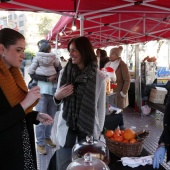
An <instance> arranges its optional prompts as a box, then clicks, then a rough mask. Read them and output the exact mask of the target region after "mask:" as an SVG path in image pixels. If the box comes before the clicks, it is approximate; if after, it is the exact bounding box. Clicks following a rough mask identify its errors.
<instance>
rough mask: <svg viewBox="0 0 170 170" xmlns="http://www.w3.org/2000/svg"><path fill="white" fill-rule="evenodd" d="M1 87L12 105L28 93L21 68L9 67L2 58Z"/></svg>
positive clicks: (0, 61)
mask: <svg viewBox="0 0 170 170" xmlns="http://www.w3.org/2000/svg"><path fill="white" fill-rule="evenodd" d="M0 88H1V89H2V91H3V93H4V95H5V96H6V98H7V100H8V102H9V104H10V106H11V107H14V106H15V105H17V104H18V103H20V102H21V101H22V100H24V98H25V97H26V95H27V93H28V89H27V86H26V84H25V81H24V79H23V76H22V73H21V72H20V70H19V68H16V67H11V68H10V69H8V68H7V67H6V66H5V65H4V63H3V61H2V60H1V58H0ZM36 104H37V102H35V103H34V104H33V105H32V106H30V107H29V108H27V109H26V110H25V112H26V113H29V112H31V111H32V108H33V107H34V106H35V105H36Z"/></svg>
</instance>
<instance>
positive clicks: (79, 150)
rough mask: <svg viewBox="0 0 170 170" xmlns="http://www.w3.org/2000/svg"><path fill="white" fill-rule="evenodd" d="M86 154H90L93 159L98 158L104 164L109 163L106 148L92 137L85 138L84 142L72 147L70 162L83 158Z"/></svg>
mask: <svg viewBox="0 0 170 170" xmlns="http://www.w3.org/2000/svg"><path fill="white" fill-rule="evenodd" d="M86 153H90V154H91V156H92V157H93V158H98V159H100V160H102V161H103V162H105V163H106V164H109V162H110V157H109V149H108V147H107V146H106V144H105V143H104V142H102V141H100V140H98V141H97V140H93V136H87V137H86V139H85V140H82V141H80V142H78V143H77V144H75V145H74V147H73V149H72V161H74V160H76V159H78V158H81V157H83V156H84V155H85V154H86Z"/></svg>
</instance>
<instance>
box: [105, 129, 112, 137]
mask: <svg viewBox="0 0 170 170" xmlns="http://www.w3.org/2000/svg"><path fill="white" fill-rule="evenodd" d="M113 135H114V131H113V130H107V131H106V133H105V136H106V137H108V138H110V137H112V136H113Z"/></svg>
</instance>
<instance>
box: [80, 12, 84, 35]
mask: <svg viewBox="0 0 170 170" xmlns="http://www.w3.org/2000/svg"><path fill="white" fill-rule="evenodd" d="M83 30H84V17H83V16H82V15H80V36H83V35H84V31H83Z"/></svg>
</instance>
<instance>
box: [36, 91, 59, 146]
mask: <svg viewBox="0 0 170 170" xmlns="http://www.w3.org/2000/svg"><path fill="white" fill-rule="evenodd" d="M36 110H37V111H39V112H42V113H47V114H48V115H50V116H51V117H52V118H54V116H55V113H56V112H57V111H58V110H59V108H58V107H57V106H56V105H55V104H54V101H53V96H52V95H48V94H41V98H40V100H39V102H38V104H37V106H36ZM52 126H53V124H52V125H47V126H46V125H43V124H42V123H39V124H38V125H37V126H36V138H37V144H38V145H41V146H43V145H45V139H46V138H50V136H51V129H52Z"/></svg>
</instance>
